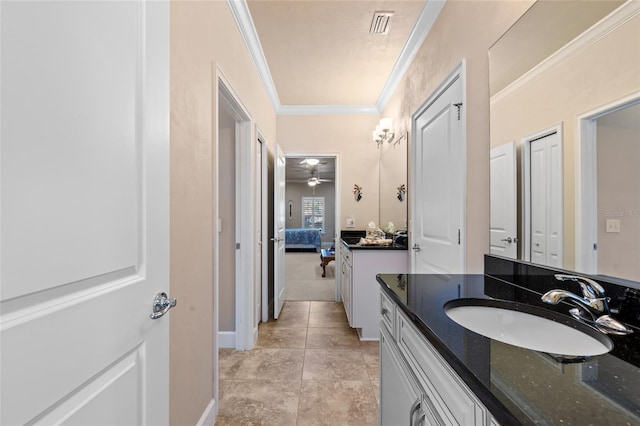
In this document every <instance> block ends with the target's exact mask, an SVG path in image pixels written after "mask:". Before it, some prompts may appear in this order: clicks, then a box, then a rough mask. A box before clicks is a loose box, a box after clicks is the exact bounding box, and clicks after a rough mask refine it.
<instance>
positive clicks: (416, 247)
mask: <svg viewBox="0 0 640 426" xmlns="http://www.w3.org/2000/svg"><path fill="white" fill-rule="evenodd" d="M411 249H413V250H415V251H420V250H421V249H420V246H419V245H418V244H414V245H413V247H411Z"/></svg>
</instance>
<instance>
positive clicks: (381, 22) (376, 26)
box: [369, 10, 393, 34]
mask: <svg viewBox="0 0 640 426" xmlns="http://www.w3.org/2000/svg"><path fill="white" fill-rule="evenodd" d="M392 16H393V12H383V11H380V10H378V11H376V12H373V20H372V21H371V28H369V34H387V33H388V32H389V24H390V21H391V17H392Z"/></svg>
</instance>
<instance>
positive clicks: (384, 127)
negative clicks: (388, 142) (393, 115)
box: [379, 118, 393, 132]
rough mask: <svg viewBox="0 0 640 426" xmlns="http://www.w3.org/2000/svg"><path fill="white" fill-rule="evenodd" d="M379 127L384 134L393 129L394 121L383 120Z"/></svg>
mask: <svg viewBox="0 0 640 426" xmlns="http://www.w3.org/2000/svg"><path fill="white" fill-rule="evenodd" d="M379 126H380V129H381V130H382V131H383V132H388V131H389V130H391V129H393V121H392V120H391V119H390V118H383V119H381V120H380V124H379Z"/></svg>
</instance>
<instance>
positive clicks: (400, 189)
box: [396, 183, 407, 202]
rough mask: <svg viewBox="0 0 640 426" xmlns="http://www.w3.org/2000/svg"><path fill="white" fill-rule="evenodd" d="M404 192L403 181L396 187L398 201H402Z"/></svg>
mask: <svg viewBox="0 0 640 426" xmlns="http://www.w3.org/2000/svg"><path fill="white" fill-rule="evenodd" d="M406 193H407V187H406V186H405V185H404V183H403V184H402V185H400V186H399V187H398V195H396V196H397V197H398V200H399V201H400V202H402V201H404V196H405V194H406Z"/></svg>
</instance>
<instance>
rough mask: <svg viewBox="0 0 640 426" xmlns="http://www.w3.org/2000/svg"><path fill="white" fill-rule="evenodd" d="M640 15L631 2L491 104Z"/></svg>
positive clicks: (638, 6) (633, 0)
mask: <svg viewBox="0 0 640 426" xmlns="http://www.w3.org/2000/svg"><path fill="white" fill-rule="evenodd" d="M639 14H640V1H637V0H629V1H627V2H626V3H624V4H623V5H622V6H620V7H619V8H617V9H616V10H614V11H613V12H611V13H610V14H609V15H607V16H605V17H604V18H602V19H601V20H600V21H598V22H596V23H595V24H594V25H593V26H591V27H590V28H589V29H587V30H586V31H585V32H583V33H582V34H580V35H579V36H577V37H576V38H574V39H573V40H571V41H570V42H569V43H567V44H566V45H564V46H563V47H561V48H560V49H559V50H557V51H556V52H555V53H553V54H552V55H551V56H549V57H548V58H546V59H545V60H543V61H542V62H540V63H539V64H538V65H536V66H535V67H533V68H531V69H530V70H529V71H527V72H526V73H524V74H523V75H522V76H520V77H519V78H517V79H516V80H514V81H513V82H512V83H510V84H509V85H508V86H506V87H505V88H504V89H502V90H501V91H499V92H498V93H496V94H495V95H493V96H492V97H491V100H490V104H491V105H497V104H499V103H500V102H503V101H504V100H506V99H508V98H509V97H510V96H512V95H513V94H514V93H516V92H518V91H519V90H521V89H522V88H523V87H524V86H526V85H527V84H529V83H531V82H533V81H535V80H537V79H539V78H541V77H542V76H544V75H545V74H547V73H548V72H550V71H552V70H553V69H555V68H557V67H558V66H559V65H561V64H563V63H565V62H566V61H568V60H569V59H571V58H572V57H574V56H575V55H577V54H578V53H580V52H581V51H583V50H584V49H586V48H587V47H589V46H591V45H592V44H594V43H596V42H597V41H598V40H600V39H602V38H603V37H606V36H607V35H608V34H610V33H611V32H613V31H615V30H616V29H617V28H619V27H620V26H622V25H624V24H625V23H626V22H627V21H629V20H630V19H633V18H634V17H636V16H638V15H639Z"/></svg>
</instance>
